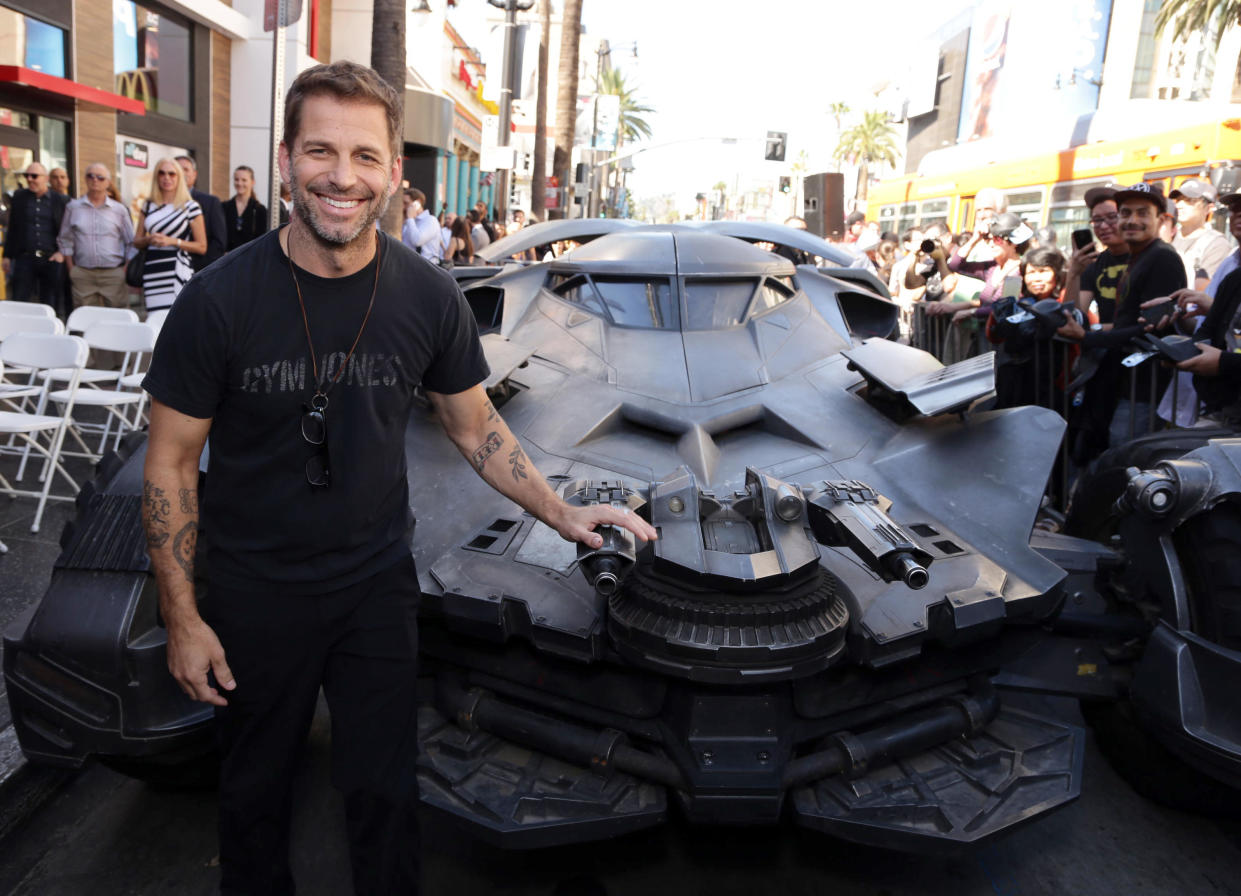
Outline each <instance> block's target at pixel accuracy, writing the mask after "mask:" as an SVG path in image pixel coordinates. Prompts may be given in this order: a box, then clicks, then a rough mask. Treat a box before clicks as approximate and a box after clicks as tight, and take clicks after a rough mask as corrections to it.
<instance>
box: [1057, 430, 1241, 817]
mask: <svg viewBox="0 0 1241 896" xmlns="http://www.w3.org/2000/svg"><path fill="white" fill-rule="evenodd" d="M1234 435H1235V433H1233V432H1232V431H1229V430H1192V431H1183V430H1175V431H1170V432H1162V433H1155V434H1152V435H1150V436H1144V437H1142V438H1140V439H1135V440H1134V441H1133V442H1130V443H1128V444H1126V445H1121V446H1118V447H1116V448H1112V449H1109V450H1108V451H1105V452H1104V453H1103V454H1101V455H1100V456H1099V457H1098V459H1097V460H1096V461H1095V462H1094V463H1093V464H1092V465H1091V466H1090V468H1089V469H1088V470H1087V471H1086V472H1085V473H1084V474H1083V475H1082V478H1081V480H1080V481H1079V483H1078V487H1077V488H1076V489H1075V490H1074V492H1073V499H1072V502H1071V503H1070V506H1069V511H1068V516H1067V520H1066V524H1065V531H1066V532H1067V533H1068V534H1070V535H1076V536H1079V537H1082V538H1091V539H1094V540H1096V541H1106V540H1107V539H1108V538H1109V536H1111V535H1112V534H1113V530H1114V521H1113V520H1112V519H1111V506H1112V503H1113V502H1114V501H1115V500H1116V499H1117V498H1118V497H1119V496H1120V494H1121V492H1122V491H1123V490H1124V487H1125V483H1126V482H1127V481H1128V476H1127V474H1126V472H1125V471H1126V470H1127V469H1128V468H1129V467H1138V468H1139V469H1149V468H1151V467H1153V466H1155V464H1157V463H1159V462H1160V461H1163V460H1171V459H1174V458H1178V457H1181V456H1183V455H1185V454H1187V453H1188V452H1190V451H1193V450H1194V449H1196V448H1200V447H1202V446H1203V445H1205V444H1206V443H1207V441H1208V440H1210V439H1212V438H1224V437H1229V436H1234ZM1175 538H1176V545H1177V553H1178V555H1179V557H1180V558H1181V562H1182V566H1183V569H1184V572H1185V576H1186V579H1187V585H1188V588H1189V591H1190V613H1191V616H1192V624H1193V630H1194V631H1195V632H1196V633H1197V634H1200V635H1202V636H1203V637H1204V638H1207V639H1209V640H1211V641H1214V642H1215V643H1218V644H1221V645H1223V646H1225V647H1231V648H1234V649H1237V648H1241V508H1239V507H1238V506H1236V505H1233V504H1224V505H1220V506H1218V507H1215V508H1213V509H1212V510H1211V511H1209V512H1207V513H1204V514H1201V515H1199V516H1198V517H1195V518H1194V519H1192V520H1190V521H1188V522H1187V523H1186V524H1185V525H1184V526H1183V527H1181V530H1180V531H1178V532H1177V534H1176V536H1175ZM1081 708H1082V716H1083V717H1084V718H1085V720H1086V723H1087V724H1088V725H1089V726H1090V728H1091V729H1092V731H1093V732H1094V735H1095V739H1096V741H1097V742H1098V744H1099V750H1100V752H1102V753H1103V755H1104V757H1106V759H1107V760H1108V763H1109V764H1110V765H1111V766H1112V768H1114V769H1115V770H1116V771H1117V773H1118V774H1119V775H1120V776H1121V777H1122V778H1124V779H1125V780H1126V781H1127V782H1128V783H1129V785H1130V786H1131V787H1133V789H1134V790H1136V791H1137V792H1138V793H1140V794H1142V796H1144V797H1146V798H1147V799H1150V800H1153V801H1155V802H1157V803H1161V804H1162V805H1165V806H1170V807H1172V808H1175V809H1181V810H1188V811H1193V812H1198V813H1202V814H1207V815H1216V816H1225V817H1237V816H1238V815H1239V814H1241V808H1239V807H1241V794H1238V793H1237V792H1236V791H1235V790H1233V789H1231V788H1229V787H1226V786H1225V785H1223V784H1221V783H1220V782H1219V781H1217V780H1216V779H1214V778H1212V777H1210V776H1208V775H1205V774H1203V773H1202V772H1199V771H1198V770H1196V769H1194V768H1192V767H1190V766H1189V765H1187V764H1186V763H1185V762H1184V761H1182V760H1181V759H1180V758H1179V757H1178V756H1176V755H1175V754H1174V753H1172V751H1170V750H1168V749H1167V748H1166V747H1164V746H1163V744H1161V743H1160V742H1159V741H1157V740H1156V739H1155V738H1154V737H1151V736H1150V735H1149V734H1148V733H1147V732H1146V730H1145V729H1144V728H1142V726H1141V724H1140V723H1139V722H1138V720H1137V718H1136V716H1135V715H1134V711H1133V706H1132V704H1131V703H1130V702H1129V701H1128V700H1120V701H1117V702H1114V703H1099V702H1091V701H1083V702H1082V705H1081Z"/></svg>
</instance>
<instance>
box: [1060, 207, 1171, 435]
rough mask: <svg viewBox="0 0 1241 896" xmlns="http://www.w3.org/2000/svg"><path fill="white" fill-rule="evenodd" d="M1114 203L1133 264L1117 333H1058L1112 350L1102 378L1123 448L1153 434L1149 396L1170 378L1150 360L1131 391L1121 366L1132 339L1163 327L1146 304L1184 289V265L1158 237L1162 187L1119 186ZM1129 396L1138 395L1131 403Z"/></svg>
mask: <svg viewBox="0 0 1241 896" xmlns="http://www.w3.org/2000/svg"><path fill="white" fill-rule="evenodd" d="M1113 201H1115V203H1116V205H1117V209H1118V221H1119V225H1120V235H1121V237H1122V238H1123V239H1124V241H1125V245H1126V247H1127V248H1128V250H1129V261H1128V265H1127V267H1126V268H1125V271H1124V273H1123V274H1121V276H1120V280H1119V282H1118V283H1117V284H1116V317H1115V320H1114V321H1113V326H1112V329H1111V330H1106V331H1092V332H1090V333H1086V332H1084V331H1083V330H1082V328H1081V326H1080V325H1078V324H1077V323H1076V322H1075V321H1072V320H1070V321H1069V322H1068V323H1067V324H1065V326H1063V327H1061V328H1060V330H1059V331H1058V332H1059V333H1060V335H1062V336H1065V337H1067V338H1070V339H1080V340H1081V342H1082V347H1083V348H1086V349H1091V348H1102V349H1106V350H1107V354H1106V357H1105V358H1104V360H1103V361H1102V363H1101V364H1100V365H1099V374H1097V375H1099V376H1103V377H1105V380H1104V382H1106V383H1107V384H1108V388H1109V389H1110V390H1111V391H1112V394H1113V396H1114V397H1116V405H1115V410H1114V412H1113V413H1112V414H1111V423H1110V425H1109V427H1108V441H1109V443H1110V444H1111V445H1118V444H1120V443H1122V442H1124V441H1127V440H1128V439H1130V438H1133V437H1135V436H1140V435H1142V434H1144V433H1146V432H1149V431H1150V429H1151V425H1152V423H1153V422H1154V420H1153V414H1152V408H1151V403H1150V396H1151V395H1152V394H1154V395H1158V394H1160V392H1161V391H1162V387H1163V386H1164V385H1166V380H1167V374H1166V373H1164V372H1163V371H1162V370H1161V369H1160V368H1158V367H1157V366H1156V365H1155V364H1154V363H1152V362H1149V361H1148V362H1147V363H1144V364H1142V365H1140V366H1139V367H1136V368H1133V372H1132V375H1133V377H1134V382H1133V383H1132V388H1129V385H1130V384H1129V383H1128V382H1127V381H1123V379H1122V377H1121V371H1122V368H1121V361H1122V360H1123V359H1124V358H1125V356H1126V355H1128V354H1129V353H1130V350H1131V348H1132V345H1131V341H1132V339H1133V337H1135V336H1137V335H1139V334H1140V333H1142V332H1144V331H1145V330H1147V329H1149V326H1148V325H1149V324H1151V323H1158V320H1159V317H1160V316H1159V315H1154V316H1155V319H1154V320H1151V321H1147V320H1146V316H1147V315H1150V314H1152V312H1147V311H1143V309H1142V305H1143V304H1147V303H1149V302H1150V301H1151V300H1152V299H1155V298H1161V297H1167V296H1170V295H1172V294H1173V293H1174V292H1176V291H1177V290H1179V289H1184V288H1185V266H1184V265H1183V264H1182V263H1181V257H1180V256H1179V255H1178V254H1177V253H1176V250H1175V249H1173V248H1172V247H1171V246H1170V245H1168V243H1166V242H1164V241H1163V240H1161V239H1160V238H1159V222H1160V217H1161V216H1162V215H1163V214H1164V212H1165V211H1166V209H1167V200H1166V199H1164V196H1163V191H1162V190H1160V189H1159V187H1158V186H1155V185H1152V184H1145V183H1143V184H1135V185H1133V186H1131V187H1120V188H1118V189H1117V190H1116V193H1115V195H1114V196H1113ZM1152 379H1154V380H1155V383H1154V385H1152ZM1130 395H1133V396H1134V398H1133V399H1132V400H1131V399H1130V398H1129V396H1130Z"/></svg>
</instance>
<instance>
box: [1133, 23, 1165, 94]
mask: <svg viewBox="0 0 1241 896" xmlns="http://www.w3.org/2000/svg"><path fill="white" fill-rule="evenodd" d="M1162 5H1163V0H1146V3H1145V5H1144V6H1143V7H1142V25H1141V27H1140V28H1139V29H1138V51H1137V54H1136V55H1135V57H1134V60H1133V82H1132V84H1131V86H1130V88H1129V98H1130V99H1135V100H1145V99H1150V96H1151V85H1152V84H1153V83H1154V80H1155V15H1156V13H1158V12H1159V7H1161V6H1162Z"/></svg>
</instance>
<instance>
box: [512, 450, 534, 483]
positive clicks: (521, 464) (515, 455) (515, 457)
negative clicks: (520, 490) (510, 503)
mask: <svg viewBox="0 0 1241 896" xmlns="http://www.w3.org/2000/svg"><path fill="white" fill-rule="evenodd" d="M508 462H509V465H510V466H511V467H512V468H513V481H514V482H520V481H521V480H522V479H529V478H530V477H529V476H527V475H526V463H527V460H526V453H525V452H524V451H522V450H521V446H520V445H518V446H517V447H516V448H514V449H513V450H512V451H510V452H509V455H508Z"/></svg>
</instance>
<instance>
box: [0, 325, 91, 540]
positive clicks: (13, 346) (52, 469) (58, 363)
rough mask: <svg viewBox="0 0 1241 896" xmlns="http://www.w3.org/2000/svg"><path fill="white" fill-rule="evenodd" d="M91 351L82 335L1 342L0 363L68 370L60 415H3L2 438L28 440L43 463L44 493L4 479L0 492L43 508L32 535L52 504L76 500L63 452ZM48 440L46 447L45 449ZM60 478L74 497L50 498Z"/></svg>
mask: <svg viewBox="0 0 1241 896" xmlns="http://www.w3.org/2000/svg"><path fill="white" fill-rule="evenodd" d="M89 352H90V348H89V347H88V346H87V344H86V340H84V339H82V338H81V337H78V336H61V335H54V334H48V333H14V334H13V335H12V336H10V337H9V338H8V339H6V340H4V341H3V342H0V362H3V363H5V364H13V365H19V366H21V367H26V368H29V369H31V370H34V371H46V370H49V369H58V368H59V369H64V370H68V371H69V378H68V381H67V382H68V387H67V388H66V389H65V392H66V393H67V394H66V396H65V401H64V402H63V403H62V404H61V405H60V408H61V413H60V415H59V416H52V415H48V414H35V413H26V412H24V411H0V434H10V435H14V436H16V437H17V438H18V439H20V440H22V441H24V442H25V443H26V444H27V445H28V446H29V447H30V449H31V450H32V451H34V452H36V453H38V454H40V455H42V456H43V458H44V476H43V488H42V490H40V491H25V490H20V489H15V488H13V486H12V484H11V483H9V481H8V480H7V479H5V478H4V476H2V475H0V489H2V490H3V491H4V492H7V493H8V494H9V495H14V496H16V495H25V496H27V497H37V498H38V499H39V506H38V508H37V509H36V510H35V516H34V522H33V523H32V524H31V526H30V531H31V532H38V531H39V523H40V522H42V520H43V508H44V506H45V505H46V504H47V502H48V500H49V499H52V500H72V498H73V496H74V495H76V494H77V493H78V484H77V483H76V482H74V480H73V477H72V476H70V475H69V472H68V471H67V470H66V469H65V468H64V465H63V464H62V463H61V460H60V449H61V447H62V446H63V445H64V441H65V432H66V430H68V428H69V425H70V423H71V421H72V416H71V415H72V413H73V399H74V396H75V394H76V393H77V389H78V384H79V381H80V379H81V371H82V368H83V367H84V366H85V365H86V356H87V355H88V354H89ZM44 440H46V444H44ZM57 473H59V474H60V475H61V476H63V477H64V479H65V480H66V481H67V482H68V483H69V486H70V488H71V490H72V494H70V495H51V494H50V493H51V489H52V481H53V480H54V479H55V478H56V474H57Z"/></svg>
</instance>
